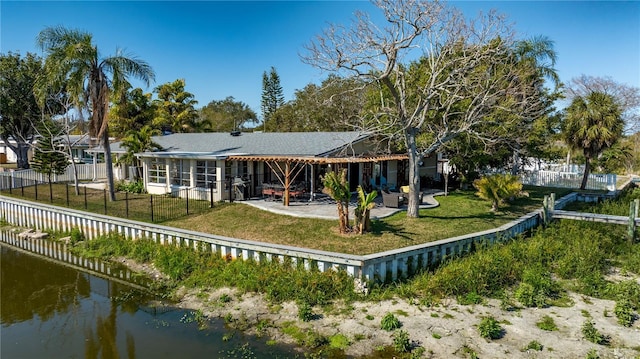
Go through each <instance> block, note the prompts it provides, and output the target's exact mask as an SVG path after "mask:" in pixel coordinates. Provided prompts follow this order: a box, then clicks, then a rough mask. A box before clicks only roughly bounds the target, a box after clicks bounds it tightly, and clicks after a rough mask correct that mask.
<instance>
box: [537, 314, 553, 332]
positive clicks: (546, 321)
mask: <svg viewBox="0 0 640 359" xmlns="http://www.w3.org/2000/svg"><path fill="white" fill-rule="evenodd" d="M536 326H537V327H538V328H540V329H542V330H546V331H548V332H552V331H555V330H558V326H556V322H555V321H554V320H553V318H551V317H550V316H548V315H545V316H544V317H542V320H541V321H539V322H537V323H536Z"/></svg>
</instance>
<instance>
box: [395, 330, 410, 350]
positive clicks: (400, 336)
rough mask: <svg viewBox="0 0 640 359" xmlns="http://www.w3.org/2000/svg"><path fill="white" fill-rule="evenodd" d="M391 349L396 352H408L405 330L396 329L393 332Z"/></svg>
mask: <svg viewBox="0 0 640 359" xmlns="http://www.w3.org/2000/svg"><path fill="white" fill-rule="evenodd" d="M393 349H395V350H396V351H397V352H398V353H408V352H409V351H410V349H411V340H410V339H409V333H407V331H405V330H398V331H397V332H395V333H393Z"/></svg>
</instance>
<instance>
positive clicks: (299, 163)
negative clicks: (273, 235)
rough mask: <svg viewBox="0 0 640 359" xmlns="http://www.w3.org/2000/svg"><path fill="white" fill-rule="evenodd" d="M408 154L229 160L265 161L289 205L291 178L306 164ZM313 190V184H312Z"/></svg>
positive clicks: (387, 158)
mask: <svg viewBox="0 0 640 359" xmlns="http://www.w3.org/2000/svg"><path fill="white" fill-rule="evenodd" d="M408 158H409V156H408V155H406V154H391V155H371V156H357V157H355V156H353V157H307V156H275V155H257V156H254V155H233V156H229V157H228V158H227V160H228V161H255V162H264V163H266V164H267V166H269V168H271V170H272V171H273V172H274V173H275V174H276V176H277V178H278V181H280V184H282V187H283V188H284V193H283V204H284V205H285V206H288V205H289V189H290V187H291V178H295V177H296V176H297V175H298V174H299V173H300V172H301V171H302V170H303V169H304V166H305V165H315V164H343V163H363V162H381V161H394V160H397V161H401V160H406V159H408ZM312 190H313V184H312Z"/></svg>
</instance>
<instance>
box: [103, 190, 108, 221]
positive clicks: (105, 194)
mask: <svg viewBox="0 0 640 359" xmlns="http://www.w3.org/2000/svg"><path fill="white" fill-rule="evenodd" d="M102 194H103V196H102V197H103V198H104V214H105V215H106V214H107V189H106V188H105V189H103V190H102Z"/></svg>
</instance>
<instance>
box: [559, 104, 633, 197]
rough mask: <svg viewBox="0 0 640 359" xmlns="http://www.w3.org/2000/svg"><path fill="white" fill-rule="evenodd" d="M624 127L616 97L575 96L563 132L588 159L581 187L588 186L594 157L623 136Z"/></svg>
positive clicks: (569, 141) (574, 147) (567, 139)
mask: <svg viewBox="0 0 640 359" xmlns="http://www.w3.org/2000/svg"><path fill="white" fill-rule="evenodd" d="M623 129H624V122H623V120H622V111H621V110H620V106H619V105H618V103H617V102H616V101H615V99H614V98H613V96H611V95H607V94H605V93H602V92H591V93H589V94H588V95H587V96H585V97H575V98H574V99H573V101H572V102H571V105H570V106H569V108H567V114H566V118H565V120H564V123H563V129H562V133H563V137H564V139H565V141H566V143H567V145H568V146H569V147H570V148H571V149H578V150H581V151H582V153H583V155H584V158H585V166H584V175H583V176H582V183H581V184H580V189H585V188H586V186H587V180H588V179H589V173H590V171H591V160H592V159H594V158H596V157H597V156H598V155H599V154H600V153H602V151H603V150H605V149H607V148H610V147H612V146H613V145H614V144H615V143H616V142H617V141H618V139H619V138H620V137H621V136H622V131H623Z"/></svg>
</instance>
